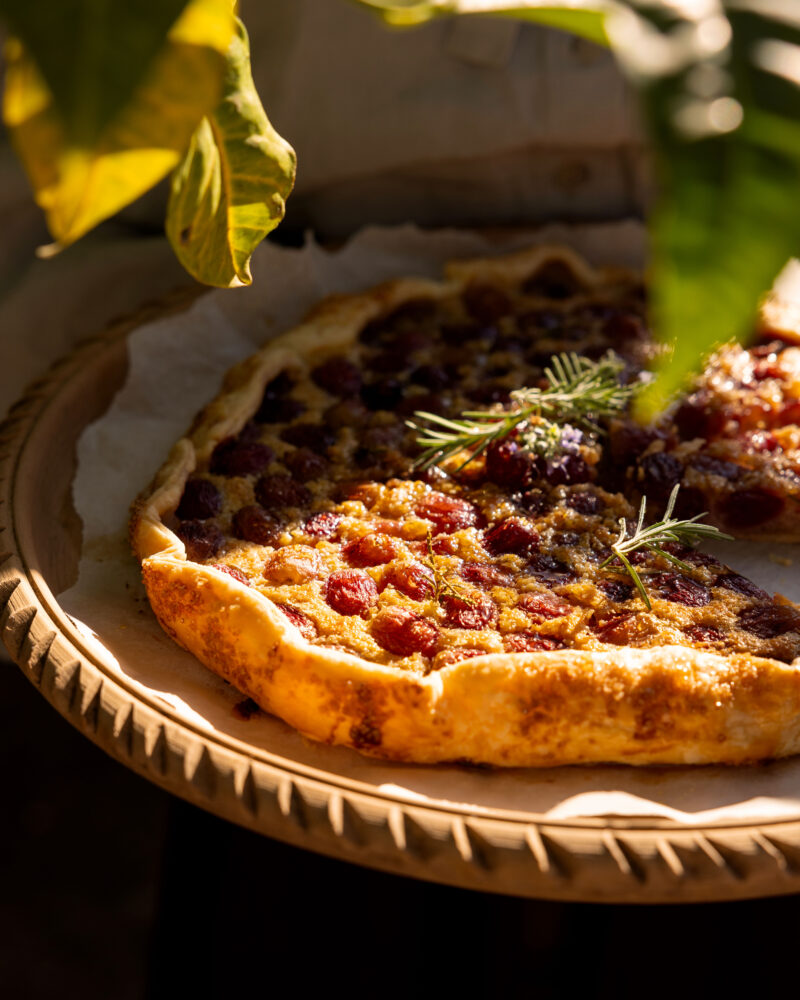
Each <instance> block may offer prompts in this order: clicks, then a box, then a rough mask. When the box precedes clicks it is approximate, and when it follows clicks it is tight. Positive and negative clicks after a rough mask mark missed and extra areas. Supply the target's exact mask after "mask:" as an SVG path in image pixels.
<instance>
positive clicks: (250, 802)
mask: <svg viewBox="0 0 800 1000" xmlns="http://www.w3.org/2000/svg"><path fill="white" fill-rule="evenodd" d="M191 297H193V296H187V295H186V294H185V293H184V294H183V296H182V297H181V298H179V299H177V300H175V301H172V302H171V303H169V304H168V305H167V306H166V307H165V306H164V304H161V305H159V306H158V307H154V308H153V309H152V310H146V311H144V312H143V313H142V314H140V315H139V316H137V317H136V319H135V320H131V321H129V322H125V323H121V324H118V325H117V326H115V327H114V328H113V329H110V330H109V331H107V332H106V333H105V334H103V335H102V336H101V337H99V338H96V339H94V340H92V341H89V342H87V343H85V344H84V345H83V346H82V347H80V348H79V349H78V350H76V351H75V352H74V353H73V354H72V355H70V356H69V357H68V358H67V359H65V360H64V361H62V362H61V363H59V364H58V365H56V366H55V367H54V368H53V370H52V371H51V372H50V373H49V374H48V375H47V376H46V377H45V378H43V379H41V380H40V381H39V382H37V383H35V384H34V385H33V386H31V387H30V388H29V389H28V391H27V393H26V394H25V395H24V397H23V398H22V399H21V400H20V402H19V403H18V404H17V405H16V406H15V407H14V408H13V409H12V410H11V412H10V414H9V417H8V419H7V420H6V421H5V423H4V424H3V425H2V426H1V427H0V632H1V633H2V636H3V640H4V642H5V645H6V647H7V649H8V651H9V653H10V655H11V657H12V658H13V659H14V660H15V661H16V662H17V663H18V664H19V666H20V668H21V669H22V670H23V672H24V673H25V674H26V676H27V677H28V678H29V680H30V681H31V682H32V683H33V684H34V685H35V686H36V687H38V689H39V690H40V691H41V693H42V695H43V696H44V697H45V698H47V700H48V701H49V702H50V703H51V704H52V705H53V706H54V707H55V708H56V709H57V710H58V711H59V712H60V713H61V714H62V715H63V716H64V717H65V718H67V719H68V720H69V721H70V722H71V723H72V724H73V725H74V726H75V727H76V728H77V729H79V730H80V731H81V732H83V733H84V734H85V735H86V736H87V737H88V738H89V739H91V740H93V741H94V742H95V743H96V744H98V745H99V746H100V747H102V748H103V749H104V750H105V751H106V752H108V753H109V754H111V755H112V756H113V757H115V758H116V759H118V760H119V761H121V762H122V763H124V764H126V765H127V766H128V767H130V768H132V769H133V770H135V771H136V772H138V773H139V774H141V775H143V776H145V777H146V778H148V779H149V780H151V781H153V782H155V783H157V784H158V785H160V786H162V787H163V788H165V789H167V790H169V791H171V792H174V793H175V794H177V795H179V796H181V797H183V798H184V799H186V800H188V801H190V802H193V803H194V804H196V805H199V806H201V807H203V808H205V809H208V810H210V811H212V812H214V813H216V814H217V815H219V816H222V817H224V818H226V819H229V820H231V821H233V822H236V823H239V824H242V825H243V826H247V827H249V828H251V829H253V830H256V831H258V832H261V833H264V834H266V835H268V836H271V837H276V838H278V839H281V840H284V841H287V842H289V843H292V844H294V845H296V846H299V847H304V848H308V849H310V850H314V851H318V852H321V853H323V854H327V855H330V856H333V857H337V858H340V859H343V860H347V861H352V862H355V863H358V864H362V865H368V866H373V867H376V868H381V869H384V870H386V871H391V872H395V873H398V874H405V875H410V876H413V877H417V878H424V879H430V880H435V881H440V882H444V883H449V884H452V885H458V886H462V887H466V888H472V889H479V890H485V891H491V892H501V893H508V894H514V895H520V896H531V897H540V898H550V899H561V900H583V901H588V900H598V901H599V900H603V901H609V902H610V901H617V902H625V901H630V902H650V903H652V902H664V901H676V902H677V901H681V902H686V901H692V900H697V901H700V900H727V899H739V898H747V897H757V896H764V895H774V894H780V893H794V892H800V805H798V806H797V809H796V815H795V814H794V813H793V812H792V810H791V809H789V810H788V811H784V813H783V818H782V819H781V820H780V821H775V822H763V823H759V824H758V825H754V824H752V823H746V824H741V823H726V822H714V823H713V824H705V825H695V824H687V823H682V822H677V821H673V820H671V819H665V818H648V817H632V816H619V817H614V816H611V817H605V818H586V819H583V818H568V819H554V818H552V817H550V816H548V815H545V814H543V813H538V814H537V813H535V812H527V811H525V810H524V809H518V810H510V809H506V808H499V807H498V808H486V807H485V805H484V806H481V807H480V808H478V807H474V808H473V807H471V806H470V803H469V802H453V801H450V799H447V798H445V797H444V796H443V797H442V798H441V799H440V800H438V801H437V800H435V799H431V798H430V797H427V798H425V799H424V801H422V797H420V801H419V803H417V802H414V801H410V800H409V798H408V796H403V795H399V794H394V792H393V790H392V787H391V786H387V785H383V786H380V787H378V786H371V785H369V784H368V783H366V782H359V781H357V780H352V779H349V778H348V779H346V778H343V777H342V774H341V773H340V772H338V771H337V770H336V768H335V766H332V767H331V768H330V769H327V768H326V767H325V766H317V767H311V766H309V765H308V763H307V762H303V761H299V760H298V759H293V758H292V757H291V756H287V755H283V756H282V755H281V754H280V753H279V752H275V751H271V750H270V748H269V747H267V748H266V749H265V747H264V746H263V745H261V746H258V747H256V746H248V745H247V743H246V742H243V741H242V740H240V739H239V740H234V739H230V738H228V737H227V736H226V735H225V734H224V733H221V732H215V731H214V730H213V729H208V728H205V729H204V728H203V727H200V726H197V725H195V724H193V723H192V721H191V720H190V719H187V718H185V717H181V715H180V714H179V713H178V712H176V711H173V710H171V709H170V707H169V706H168V705H165V704H164V703H163V702H162V701H160V700H159V699H157V698H151V697H149V696H147V695H143V694H142V690H141V685H139V686H136V685H134V684H132V683H131V684H127V683H126V682H125V679H124V676H121V675H120V674H112V673H111V672H110V671H109V670H108V669H107V668H106V667H105V666H104V665H103V663H102V661H101V660H100V659H98V658H97V657H96V656H94V655H93V653H92V651H91V647H90V646H89V644H87V642H86V641H85V640H84V638H83V636H82V633H81V632H80V631H79V630H78V629H77V628H76V626H75V624H74V623H73V621H72V620H71V619H70V617H69V616H68V615H67V613H66V612H65V611H64V609H63V608H62V607H61V605H60V604H59V600H58V598H57V597H56V596H55V595H57V594H59V593H61V592H62V591H64V590H65V589H66V588H68V587H69V586H70V585H71V584H72V583H73V582H74V580H75V578H76V574H77V567H78V560H79V557H80V548H81V523H80V520H79V518H78V517H77V515H76V513H75V511H74V509H73V506H72V498H71V484H72V479H73V476H74V472H75V449H76V442H77V440H78V438H79V436H80V434H81V432H82V431H83V429H84V428H85V427H86V426H87V425H88V424H89V423H90V422H91V421H92V420H94V419H95V418H96V417H97V416H98V415H100V414H101V413H103V412H104V410H105V408H106V407H107V406H108V404H109V402H110V400H111V398H112V397H113V395H114V393H115V391H116V389H117V388H118V387H119V386H120V385H121V383H122V381H123V379H124V377H125V372H126V366H127V354H126V335H127V334H128V333H129V332H130V331H131V329H133V328H134V327H135V326H136V325H138V324H140V323H143V322H146V321H148V320H149V319H152V318H156V317H159V316H163V315H164V314H165V311H166V310H170V309H172V310H175V309H180V308H182V307H184V306H185V305H187V304H188V301H189V300H190V298H191ZM100 638H101V639H102V636H101V637H100ZM32 738H33V737H32ZM317 759H319V757H318V758H317ZM323 759H324V753H323ZM479 780H480V781H481V782H492V781H494V780H498V781H499V780H500V778H499V777H496V775H495V774H494V773H493V772H491V771H488V772H481V774H480V776H479ZM653 780H654V781H656V780H661V781H667V782H668V781H669V780H670V778H669V775H668V774H667V775H664V773H663V769H662V772H661V773H660V775H659V777H658V778H657V779H656V777H655V776H654V778H653ZM787 815H788V816H789V817H790V818H788V819H787V818H785V817H786V816H787Z"/></svg>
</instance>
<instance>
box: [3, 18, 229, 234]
mask: <svg viewBox="0 0 800 1000" xmlns="http://www.w3.org/2000/svg"><path fill="white" fill-rule="evenodd" d="M233 27H234V18H233V14H232V10H231V4H230V0H192V2H190V3H189V4H187V6H186V7H185V9H184V10H183V12H182V14H181V15H180V17H179V18H178V19H177V20H176V21H175V23H174V24H173V26H172V28H171V29H170V30H169V32H168V34H167V36H166V38H165V41H164V45H163V47H162V48H161V50H160V51H159V52H158V53H157V55H156V56H155V58H154V59H153V61H152V64H151V65H150V68H149V69H148V71H147V72H146V73H145V74H144V76H143V78H142V81H141V83H140V85H139V86H138V87H137V88H136V89H135V91H134V93H133V96H132V98H131V99H130V100H129V101H128V102H127V104H126V105H125V106H124V107H123V108H122V109H121V111H120V112H119V113H118V114H117V115H116V116H115V117H114V118H113V119H112V120H111V121H110V122H109V123H108V124H107V125H106V127H105V128H104V129H103V130H102V132H101V134H100V135H99V137H98V138H97V140H96V141H94V142H92V143H91V144H90V145H81V144H79V143H77V142H76V141H75V140H74V138H71V137H70V136H69V135H68V132H67V129H66V128H65V126H64V122H63V120H62V119H61V117H60V115H59V112H58V110H57V108H56V106H55V104H54V101H53V97H52V94H51V93H50V91H49V89H48V87H47V85H46V84H45V82H44V80H43V78H42V76H41V74H40V73H39V71H38V69H37V67H36V64H35V63H34V61H33V60H32V59H31V58H30V56H29V54H28V53H27V51H26V50H25V48H24V46H23V45H22V44H21V42H19V41H18V40H16V39H12V41H11V42H10V43H9V45H8V46H7V52H6V57H7V69H6V83H5V93H4V98H3V117H4V121H5V123H6V125H7V126H8V128H9V131H10V133H11V139H12V142H13V143H14V146H15V148H16V150H17V152H18V154H19V156H20V158H21V160H22V162H23V164H24V166H25V169H26V171H27V174H28V177H29V180H30V182H31V185H32V187H33V191H34V196H35V198H36V201H37V203H38V204H39V205H40V206H41V208H42V209H43V210H44V213H45V216H46V219H47V224H48V227H49V229H50V232H51V233H52V235H53V238H54V239H55V240H56V246H55V247H54V248H52V249H61V248H63V247H65V246H68V245H69V244H70V243H73V242H74V241H75V240H77V239H78V238H79V237H81V236H82V235H83V234H84V233H86V232H87V231H88V230H89V229H91V228H93V227H94V226H96V225H97V224H98V223H99V222H101V221H102V220H103V219H106V218H108V217H109V216H111V215H113V214H114V213H115V212H117V211H119V209H121V208H123V207H124V206H125V205H127V204H129V203H130V202H131V201H133V200H134V199H136V198H138V197H139V196H140V195H141V194H143V193H144V192H145V191H147V190H148V189H149V188H151V187H152V186H153V185H154V184H156V183H157V182H158V181H159V180H161V178H162V177H164V176H165V175H166V174H167V173H169V171H170V170H171V169H173V167H174V166H175V164H176V163H177V162H178V161H179V159H180V157H181V155H182V154H183V152H184V151H185V149H186V147H187V145H188V143H189V140H190V138H191V135H192V133H193V131H194V129H195V128H196V126H197V123H198V121H199V120H200V119H202V117H203V115H204V114H206V112H208V110H209V109H210V108H213V107H214V106H215V104H216V103H217V101H218V100H219V94H220V88H221V81H222V76H223V72H224V69H225V52H226V50H227V47H228V44H229V42H230V38H231V35H232V32H233Z"/></svg>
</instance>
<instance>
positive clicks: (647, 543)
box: [600, 483, 733, 611]
mask: <svg viewBox="0 0 800 1000" xmlns="http://www.w3.org/2000/svg"><path fill="white" fill-rule="evenodd" d="M679 489H680V485H679V484H678V483H676V484H675V486H674V487H673V490H672V492H671V493H670V495H669V501H668V502H667V509H666V510H665V511H664V517H663V518H662V519H661V520H660V521H655V522H654V523H653V524H650V525H648V526H647V527H645V524H644V518H645V512H646V510H647V497H642V502H641V504H640V505H639V518H638V520H637V522H636V527H635V528H634V530H633V531H632V532H631V533H630V535H629V534H628V525H627V523H626V521H625V518H622V517H621V518H620V520H619V524H620V533H619V538H618V539H617V540H616V542H614V544H613V545H612V546H611V555H610V556H609V557H608V559H606V561H605V562H604V563H602V564H601V565H600V569H604V568H605V567H606V566H608V565H609V564H610V563H612V562H613V561H614V560H615V559H618V560H619V561H620V562H621V563H622V565H623V566H624V567H625V569H626V570H627V572H628V573H629V575H630V578H631V579H632V580H633V582H634V584H635V585H636V589H637V590H638V591H639V594H640V595H641V598H642V600H643V601H644V603H645V606H646V607H647V609H648V611H649V610H650V609H651V608H652V604H651V603H650V598H649V596H648V594H647V591H646V590H645V586H644V583H643V582H642V578H641V577H640V576H639V574H638V573H637V571H636V569H635V568H634V567H633V565H632V564H631V562H630V560H629V559H628V558H627V554H628V553H629V552H636V551H637V549H642V548H645V549H649V550H650V551H651V552H655V553H657V554H658V555H660V556H663V557H664V559H666V560H667V561H668V562H671V563H672V564H673V565H675V566H678V567H679V568H680V569H683V570H688V571H691V568H692V567H691V566H688V565H687V564H686V563H685V562H681V560H680V559H678V558H677V557H676V556H673V555H672V554H671V553H670V552H665V551H664V549H663V547H662V546H663V545H664V543H665V542H680V543H681V544H684V545H685V544H691V543H692V542H698V541H701V540H702V539H704V538H717V539H725V540H727V541H733V536H732V535H726V534H725V533H724V532H722V531H720V530H719V528H715V527H714V526H713V525H712V524H703V523H702V522H701V520H700V518H701V517H705V516H706V513H708V512H707V511H703V513H702V514H695V516H694V517H690V518H688V519H686V520H680V519H678V518H674V517H673V516H672V512H673V511H674V510H675V502H676V501H677V499H678V491H679Z"/></svg>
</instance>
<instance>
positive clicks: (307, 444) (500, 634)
mask: <svg viewBox="0 0 800 1000" xmlns="http://www.w3.org/2000/svg"><path fill="white" fill-rule="evenodd" d="M658 351H659V348H658V347H657V345H656V344H655V343H654V341H653V340H652V339H651V338H650V336H649V333H648V329H647V324H646V321H645V311H644V292H643V289H642V286H641V283H640V280H639V278H637V277H636V276H635V275H633V274H631V273H628V272H625V271H619V270H611V269H604V270H596V269H593V268H591V267H590V266H589V265H588V264H587V263H586V262H584V261H583V260H582V259H580V258H579V257H578V256H576V255H575V254H573V253H572V252H571V251H568V250H565V249H561V248H536V249H532V250H528V251H525V252H523V253H518V254H514V255H511V256H505V257H500V258H495V259H491V260H478V261H467V262H457V263H454V264H452V265H450V266H449V267H448V269H447V274H446V280H444V281H442V282H432V281H426V280H416V279H408V280H401V281H396V282H393V283H390V284H387V285H383V286H380V287H378V288H376V289H373V290H372V291H370V292H367V293H365V294H362V295H357V296H350V297H343V298H339V299H331V300H328V301H326V302H324V303H323V304H322V305H321V306H320V307H318V309H317V310H316V311H315V312H314V313H312V315H311V316H310V317H309V318H308V319H307V320H306V321H305V323H303V324H302V325H301V326H300V327H298V328H297V329H295V330H292V331H290V332H289V333H287V334H284V335H283V336H282V337H280V338H278V339H276V340H274V341H272V342H271V343H269V344H268V345H267V346H266V347H264V348H263V349H262V350H261V351H260V352H259V353H258V354H256V355H254V356H253V357H252V358H250V359H248V360H247V361H245V362H243V363H242V364H240V365H239V366H237V367H236V368H234V369H233V370H232V371H231V372H230V373H229V374H228V376H227V377H226V380H225V383H224V386H223V389H222V391H221V393H220V395H219V396H218V397H217V398H216V399H215V400H214V401H213V402H212V403H210V404H209V405H208V406H207V407H206V408H205V410H204V411H203V412H202V413H201V414H200V415H199V416H198V417H197V419H196V420H195V422H194V425H193V426H192V428H191V429H190V431H189V434H188V436H187V437H185V438H183V439H182V440H180V441H179V442H178V443H177V444H176V445H175V447H174V448H173V450H172V452H171V454H170V456H169V459H168V460H167V462H166V464H165V465H164V466H163V467H162V469H161V470H160V472H159V473H158V474H157V476H156V479H155V481H154V483H153V485H152V487H151V488H150V489H149V490H148V491H147V492H146V493H145V494H144V495H143V496H142V497H140V498H139V500H138V501H137V502H136V504H135V505H134V512H133V517H132V522H131V534H132V541H133V546H134V549H135V551H136V554H137V556H138V558H139V559H140V561H141V563H142V568H143V574H144V582H145V586H146V588H147V592H148V596H149V598H150V602H151V604H152V607H153V610H154V611H155V614H156V616H157V617H158V619H159V621H160V622H161V624H162V626H163V627H164V629H165V630H166V631H167V632H168V633H169V634H170V635H171V636H172V637H173V638H174V639H176V641H177V642H179V643H180V644H181V645H182V646H184V647H186V648H187V649H188V650H190V651H191V652H192V653H194V654H195V655H196V656H197V657H198V659H200V660H201V661H202V662H203V663H205V664H206V665H207V666H209V667H210V668H211V669H212V670H214V671H215V672H216V673H218V674H219V675H220V676H222V677H223V678H225V679H226V680H228V681H230V682H231V683H232V684H234V685H235V686H236V687H237V688H238V689H240V690H241V691H243V692H244V693H245V694H247V695H248V696H249V697H251V698H252V699H254V700H255V701H256V702H257V703H258V704H259V705H260V706H262V707H263V708H264V709H266V710H267V711H269V712H272V713H274V714H275V715H278V716H280V717H281V718H282V719H284V720H285V721H287V722H288V723H290V724H291V725H293V726H295V727H296V728H297V729H299V730H300V731H301V732H302V733H304V734H306V735H308V736H310V737H313V738H314V739H316V740H321V741H325V742H328V743H336V744H345V745H347V746H351V747H355V748H357V749H359V750H361V751H364V752H366V753H369V754H372V755H375V756H380V757H384V758H388V759H393V760H404V761H418V762H426V763H430V762H436V761H451V760H463V761H473V762H480V763H488V764H497V765H523V766H529V765H555V764H563V763H579V762H593V761H594V762H599V761H619V762H627V763H632V764H648V763H656V762H658V763H676V764H677V763H707V762H724V763H739V762H744V761H753V760H758V759H764V758H770V757H778V756H783V755H786V754H791V753H795V752H798V751H799V750H800V670H799V669H798V667H800V611H799V610H798V609H796V608H795V606H794V605H792V604H791V603H790V602H789V601H787V600H785V599H783V598H781V597H780V596H771V595H769V594H768V593H766V592H765V591H764V590H762V589H761V587H759V586H757V585H756V584H755V583H753V582H752V581H751V580H749V579H747V578H746V577H744V576H742V575H740V574H739V573H737V572H736V571H735V569H731V568H728V567H727V566H724V565H722V564H721V563H720V562H718V561H717V560H716V559H715V558H713V557H712V556H710V555H707V554H704V553H702V552H700V551H697V550H696V549H695V548H694V547H693V545H694V543H696V542H697V541H701V540H702V539H703V538H705V537H708V536H709V535H713V534H719V532H718V530H717V529H718V528H719V529H722V530H724V531H726V532H730V533H731V534H732V535H735V536H737V537H743V536H747V537H753V538H756V537H758V538H772V539H775V538H781V539H786V540H795V539H798V538H800V506H799V501H800V426H798V423H800V348H798V347H794V346H791V344H790V343H789V341H788V340H787V339H786V338H785V337H776V336H772V335H770V334H769V333H767V332H765V333H764V335H763V336H762V338H761V340H760V342H759V343H758V344H757V346H755V347H752V348H750V349H749V350H747V349H744V348H741V347H736V346H726V347H724V348H722V349H721V350H720V351H719V353H718V354H717V355H716V356H715V357H714V358H713V359H712V360H711V361H710V363H709V365H708V366H707V368H706V370H705V373H704V375H703V376H702V378H701V379H699V381H698V382H697V384H696V386H695V387H694V390H693V391H692V393H691V394H690V395H688V396H687V397H686V398H685V399H684V400H683V401H681V402H680V403H679V404H678V405H677V406H676V407H674V408H673V410H672V411H671V412H670V413H668V414H666V415H665V416H664V417H663V418H662V419H661V420H660V421H659V422H658V423H657V424H656V425H655V426H653V427H650V428H641V427H639V426H638V425H636V424H635V423H634V422H633V421H632V420H631V419H630V418H629V417H628V408H629V404H630V400H631V398H632V396H633V395H634V393H635V391H636V388H637V386H638V385H640V384H641V383H642V382H643V381H644V380H645V379H646V378H647V377H648V374H647V371H648V367H650V366H652V362H653V361H654V360H655V358H656V357H657V355H658ZM706 512H708V513H706ZM730 551H731V557H730V558H731V561H732V562H734V563H735V557H736V547H735V543H731V545H730Z"/></svg>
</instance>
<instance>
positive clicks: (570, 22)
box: [357, 0, 614, 45]
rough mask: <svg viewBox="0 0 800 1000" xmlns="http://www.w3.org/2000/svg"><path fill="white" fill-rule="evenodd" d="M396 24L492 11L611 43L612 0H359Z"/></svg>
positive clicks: (591, 39)
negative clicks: (607, 29) (607, 22)
mask: <svg viewBox="0 0 800 1000" xmlns="http://www.w3.org/2000/svg"><path fill="white" fill-rule="evenodd" d="M357 2H359V3H361V4H362V5H363V6H366V7H370V8H372V9H373V10H375V11H376V12H377V13H379V14H380V15H381V17H383V19H384V20H385V21H386V22H387V23H388V24H392V25H396V26H409V25H414V24H422V23H423V22H425V21H429V20H430V19H431V18H433V17H440V16H452V15H453V14H490V15H492V16H493V17H513V18H516V19H517V20H523V21H534V22H536V23H537V24H544V25H548V26H549V27H551V28H560V29H562V30H563V31H570V32H572V33H573V34H575V35H581V36H582V37H583V38H587V39H589V41H592V42H597V43H598V44H600V45H608V38H607V36H606V32H605V25H604V21H605V16H606V14H607V13H608V11H609V10H611V9H613V7H614V3H613V2H611V0H518V2H517V3H512V2H509V0H357Z"/></svg>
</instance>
